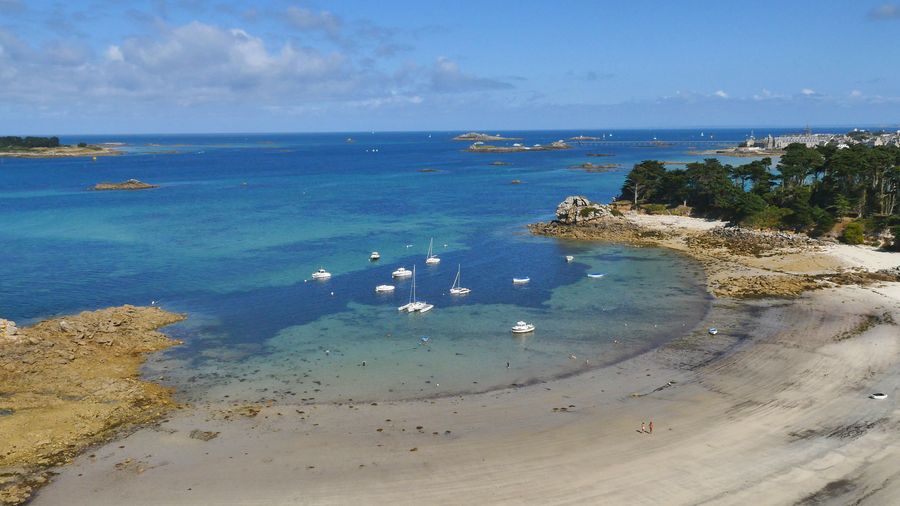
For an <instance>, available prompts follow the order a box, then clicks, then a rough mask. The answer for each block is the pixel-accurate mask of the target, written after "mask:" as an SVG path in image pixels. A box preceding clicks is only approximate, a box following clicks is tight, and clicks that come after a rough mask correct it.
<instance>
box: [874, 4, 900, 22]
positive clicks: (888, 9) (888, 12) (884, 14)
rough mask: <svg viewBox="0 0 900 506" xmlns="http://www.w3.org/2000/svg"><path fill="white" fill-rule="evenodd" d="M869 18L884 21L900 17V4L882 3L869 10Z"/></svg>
mask: <svg viewBox="0 0 900 506" xmlns="http://www.w3.org/2000/svg"><path fill="white" fill-rule="evenodd" d="M869 19H871V20H874V21H884V20H889V19H900V5H894V4H882V5H879V6H878V7H875V8H874V9H872V10H870V11H869Z"/></svg>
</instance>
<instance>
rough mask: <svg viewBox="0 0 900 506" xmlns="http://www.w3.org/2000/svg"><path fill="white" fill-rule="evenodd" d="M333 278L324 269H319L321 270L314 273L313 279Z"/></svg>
mask: <svg viewBox="0 0 900 506" xmlns="http://www.w3.org/2000/svg"><path fill="white" fill-rule="evenodd" d="M330 277H331V273H330V272H328V271H326V270H325V269H324V268H322V267H319V270H317V271H316V272H314V273H312V278H313V279H328V278H330Z"/></svg>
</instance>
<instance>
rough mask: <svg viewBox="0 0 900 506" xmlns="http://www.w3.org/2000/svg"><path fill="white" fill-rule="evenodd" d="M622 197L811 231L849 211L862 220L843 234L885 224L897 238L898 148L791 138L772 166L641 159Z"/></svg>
mask: <svg viewBox="0 0 900 506" xmlns="http://www.w3.org/2000/svg"><path fill="white" fill-rule="evenodd" d="M619 198H620V199H622V200H628V201H631V202H633V203H634V204H635V205H643V206H644V208H648V204H651V205H652V204H662V205H665V206H678V205H686V206H691V207H692V208H693V210H694V212H695V213H696V214H699V215H702V216H709V217H715V218H721V219H727V220H729V221H731V222H733V223H740V224H743V225H747V226H754V227H760V228H774V229H787V230H794V231H799V232H806V233H809V234H811V235H820V234H823V233H826V232H828V231H830V230H831V229H832V227H833V226H834V224H835V223H837V222H838V221H841V220H842V219H844V218H854V219H856V220H858V221H859V222H858V223H857V224H856V225H854V223H856V222H854V223H851V224H850V225H852V226H849V225H848V228H849V229H850V231H849V234H850V236H849V237H848V238H847V239H846V240H848V241H855V240H857V239H858V237H861V236H863V235H864V234H874V233H877V232H880V231H883V230H885V229H890V230H892V231H893V232H894V235H895V237H897V235H896V231H897V230H898V229H900V205H898V204H900V148H898V147H896V146H877V147H868V146H865V145H862V144H856V145H853V146H850V147H848V148H843V149H838V148H837V146H834V145H830V144H829V145H826V146H820V147H816V148H807V147H806V146H804V145H803V144H791V145H790V146H788V147H787V148H786V149H785V153H784V155H783V156H782V157H781V159H780V160H779V162H778V164H777V165H776V166H775V167H773V166H772V160H771V159H770V158H763V159H762V160H755V161H753V162H750V163H747V164H744V165H738V166H732V165H723V164H722V163H721V162H720V161H719V160H718V159H715V158H709V159H706V160H704V161H702V162H696V163H689V164H687V165H686V166H685V168H683V169H682V168H679V169H671V170H667V169H666V167H665V166H664V164H663V163H662V162H659V161H656V160H646V161H643V162H641V163H638V164H636V165H635V166H634V168H633V169H632V170H631V172H630V173H629V174H628V176H627V177H626V179H625V183H624V184H623V185H622V190H621V196H620V197H619ZM650 209H653V210H654V211H656V212H658V211H657V210H656V209H655V208H653V207H651V208H650ZM857 230H858V231H859V233H858V235H857ZM845 233H846V232H845ZM860 242H862V241H861V240H860ZM897 242H900V238H898V239H897V240H895V241H894V243H895V244H896V243H897ZM895 247H896V246H895Z"/></svg>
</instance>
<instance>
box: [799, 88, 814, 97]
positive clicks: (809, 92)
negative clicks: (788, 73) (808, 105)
mask: <svg viewBox="0 0 900 506" xmlns="http://www.w3.org/2000/svg"><path fill="white" fill-rule="evenodd" d="M800 93H801V94H802V95H806V96H807V97H809V96H812V95H815V94H816V90H813V89H810V88H803V89H802V90H800Z"/></svg>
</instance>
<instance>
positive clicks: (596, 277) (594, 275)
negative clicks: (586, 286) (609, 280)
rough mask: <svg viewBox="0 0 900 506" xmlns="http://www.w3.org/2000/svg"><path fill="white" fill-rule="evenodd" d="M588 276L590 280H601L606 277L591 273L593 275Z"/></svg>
mask: <svg viewBox="0 0 900 506" xmlns="http://www.w3.org/2000/svg"><path fill="white" fill-rule="evenodd" d="M587 276H588V277H589V278H594V279H600V278H602V277H603V276H606V274H597V273H591V274H588V275H587Z"/></svg>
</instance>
